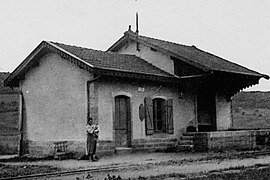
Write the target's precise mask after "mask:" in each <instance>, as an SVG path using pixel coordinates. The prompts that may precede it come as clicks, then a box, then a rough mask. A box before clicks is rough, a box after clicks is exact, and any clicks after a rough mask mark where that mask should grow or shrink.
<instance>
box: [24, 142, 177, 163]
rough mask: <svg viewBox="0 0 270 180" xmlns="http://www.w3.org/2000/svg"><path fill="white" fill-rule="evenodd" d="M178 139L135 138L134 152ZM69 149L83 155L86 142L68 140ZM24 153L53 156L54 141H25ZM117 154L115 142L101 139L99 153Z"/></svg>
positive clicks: (167, 145)
mask: <svg viewBox="0 0 270 180" xmlns="http://www.w3.org/2000/svg"><path fill="white" fill-rule="evenodd" d="M176 141H177V139H150V140H145V139H134V140H132V147H131V148H132V152H137V151H147V152H153V151H156V150H165V149H167V148H170V147H174V146H175V143H176ZM67 145H68V147H67V150H68V152H70V153H72V154H73V155H74V156H75V157H76V158H80V157H82V156H83V155H84V154H85V152H86V150H85V145H86V143H85V142H83V141H67ZM23 148H24V153H25V154H29V155H33V156H53V154H54V141H41V142H37V141H27V142H26V141H25V142H24V145H23ZM111 154H115V142H114V141H109V140H100V141H99V142H98V146H97V155H99V156H103V155H111Z"/></svg>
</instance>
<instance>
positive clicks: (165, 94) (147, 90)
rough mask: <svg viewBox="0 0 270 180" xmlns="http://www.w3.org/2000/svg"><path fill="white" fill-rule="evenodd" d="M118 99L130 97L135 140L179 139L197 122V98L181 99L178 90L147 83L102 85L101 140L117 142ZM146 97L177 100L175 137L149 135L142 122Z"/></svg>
mask: <svg viewBox="0 0 270 180" xmlns="http://www.w3.org/2000/svg"><path fill="white" fill-rule="evenodd" d="M142 89H143V91H142ZM117 95H125V96H128V97H130V100H131V122H132V139H151V138H161V137H162V138H179V137H180V134H181V133H182V131H183V129H184V128H186V125H187V124H188V122H189V121H192V120H194V119H195V114H194V99H193V98H194V96H193V95H183V96H182V97H179V93H178V91H177V88H174V87H170V86H162V85H154V84H146V83H131V82H120V81H111V82H100V83H99V84H98V99H99V101H98V107H99V108H98V120H99V125H100V129H101V131H100V139H101V140H114V130H113V119H114V97H115V96H117ZM145 97H150V98H157V97H159V98H163V99H169V98H173V117H174V134H154V135H151V136H146V135H145V121H144V120H143V121H141V120H140V118H139V106H140V104H143V103H144V98H145Z"/></svg>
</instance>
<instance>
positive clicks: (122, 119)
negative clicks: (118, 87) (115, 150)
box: [114, 95, 131, 147]
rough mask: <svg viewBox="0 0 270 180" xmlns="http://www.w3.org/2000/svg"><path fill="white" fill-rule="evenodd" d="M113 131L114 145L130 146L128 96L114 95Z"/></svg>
mask: <svg viewBox="0 0 270 180" xmlns="http://www.w3.org/2000/svg"><path fill="white" fill-rule="evenodd" d="M114 132H115V145H116V147H131V112H130V98H129V97H127V96H123V95H121V96H116V97H115V118H114Z"/></svg>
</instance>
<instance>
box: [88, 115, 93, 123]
mask: <svg viewBox="0 0 270 180" xmlns="http://www.w3.org/2000/svg"><path fill="white" fill-rule="evenodd" d="M87 123H88V124H90V125H92V124H93V118H91V117H89V118H88V120H87Z"/></svg>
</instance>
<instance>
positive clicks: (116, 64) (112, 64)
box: [50, 42, 173, 77]
mask: <svg viewBox="0 0 270 180" xmlns="http://www.w3.org/2000/svg"><path fill="white" fill-rule="evenodd" d="M50 43H53V44H55V45H56V46H58V47H60V48H62V49H64V50H66V51H68V52H69V53H72V54H73V55H75V56H77V57H79V58H80V59H82V60H84V61H85V62H87V63H89V64H91V65H93V66H94V67H95V68H102V69H108V70H118V71H128V72H133V73H140V74H150V75H157V76H168V77H173V75H171V74H169V73H167V72H165V71H163V70H161V69H159V68H157V67H156V66H154V65H152V64H150V63H148V62H147V61H145V60H143V59H141V58H139V57H137V56H135V55H128V54H118V53H113V52H107V51H106V52H105V51H99V50H93V49H88V48H83V47H77V46H71V45H66V44H62V43H57V42H50Z"/></svg>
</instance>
